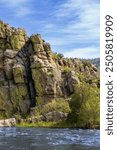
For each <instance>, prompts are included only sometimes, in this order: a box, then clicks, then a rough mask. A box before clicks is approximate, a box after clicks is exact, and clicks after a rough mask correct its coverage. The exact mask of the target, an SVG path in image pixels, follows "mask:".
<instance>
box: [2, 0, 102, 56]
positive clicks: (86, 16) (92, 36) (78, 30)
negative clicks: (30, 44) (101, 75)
mask: <svg viewBox="0 0 117 150" xmlns="http://www.w3.org/2000/svg"><path fill="white" fill-rule="evenodd" d="M99 7H100V4H99V0H0V19H1V20H3V21H4V22H6V23H9V24H10V25H11V26H15V27H23V28H25V29H26V31H27V33H28V35H29V36H30V35H31V34H36V33H39V34H41V36H42V38H43V39H45V40H46V41H47V42H49V43H50V44H51V46H52V50H53V51H54V52H58V53H63V54H64V56H65V57H80V58H94V57H99Z"/></svg>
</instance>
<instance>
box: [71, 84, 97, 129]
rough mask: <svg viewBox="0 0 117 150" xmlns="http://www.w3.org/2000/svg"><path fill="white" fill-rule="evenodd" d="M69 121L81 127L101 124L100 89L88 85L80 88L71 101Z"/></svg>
mask: <svg viewBox="0 0 117 150" xmlns="http://www.w3.org/2000/svg"><path fill="white" fill-rule="evenodd" d="M69 104H70V108H71V113H70V114H69V118H68V119H69V121H70V122H72V123H74V124H77V125H78V126H79V127H88V128H89V127H93V126H96V125H99V122H100V116H99V114H100V100H99V89H98V88H92V87H90V86H89V85H88V84H83V85H81V86H79V87H78V88H77V90H76V92H75V93H74V94H73V96H72V99H71V101H70V103H69Z"/></svg>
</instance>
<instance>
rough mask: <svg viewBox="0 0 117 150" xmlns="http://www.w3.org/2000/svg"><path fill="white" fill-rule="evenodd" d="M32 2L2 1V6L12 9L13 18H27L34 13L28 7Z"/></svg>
mask: <svg viewBox="0 0 117 150" xmlns="http://www.w3.org/2000/svg"><path fill="white" fill-rule="evenodd" d="M30 1H31V0H0V5H3V6H5V7H8V8H10V9H12V11H13V14H12V15H13V16H16V17H25V16H26V15H29V14H31V13H32V12H33V11H32V10H31V9H30V7H29V6H28V5H27V4H28V3H29V2H30Z"/></svg>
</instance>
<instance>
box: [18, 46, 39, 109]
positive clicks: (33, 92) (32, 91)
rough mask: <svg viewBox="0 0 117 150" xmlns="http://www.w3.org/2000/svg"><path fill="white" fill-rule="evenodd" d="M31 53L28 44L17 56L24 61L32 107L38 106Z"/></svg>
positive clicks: (26, 82)
mask: <svg viewBox="0 0 117 150" xmlns="http://www.w3.org/2000/svg"><path fill="white" fill-rule="evenodd" d="M30 55H31V54H30V53H29V50H28V44H27V45H25V46H24V47H23V48H22V49H21V51H19V53H18V54H17V56H18V57H19V58H20V59H21V60H22V62H23V66H24V67H25V84H26V87H27V91H28V96H29V99H30V103H31V104H30V107H35V106H36V90H35V86H34V81H33V78H32V70H31V63H30Z"/></svg>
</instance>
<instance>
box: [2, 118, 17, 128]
mask: <svg viewBox="0 0 117 150" xmlns="http://www.w3.org/2000/svg"><path fill="white" fill-rule="evenodd" d="M15 125H16V119H15V118H9V119H4V120H0V127H11V126H15Z"/></svg>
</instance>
